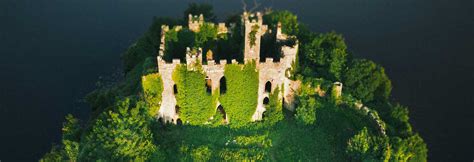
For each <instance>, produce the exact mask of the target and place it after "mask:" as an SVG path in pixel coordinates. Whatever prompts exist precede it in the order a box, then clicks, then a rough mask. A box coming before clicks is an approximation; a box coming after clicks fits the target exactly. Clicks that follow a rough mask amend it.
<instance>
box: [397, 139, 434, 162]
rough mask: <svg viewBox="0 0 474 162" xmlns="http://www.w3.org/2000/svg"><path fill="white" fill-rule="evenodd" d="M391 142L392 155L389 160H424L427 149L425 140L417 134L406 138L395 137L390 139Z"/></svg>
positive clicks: (405, 161) (418, 161)
mask: <svg viewBox="0 0 474 162" xmlns="http://www.w3.org/2000/svg"><path fill="white" fill-rule="evenodd" d="M392 143H393V156H392V158H391V159H390V161H400V162H407V161H413V162H415V161H416V162H421V161H426V158H427V152H428V150H427V148H426V144H425V142H424V141H423V139H422V138H421V137H420V136H419V135H418V134H415V135H413V136H410V137H408V138H406V139H402V138H399V137H395V138H393V139H392Z"/></svg>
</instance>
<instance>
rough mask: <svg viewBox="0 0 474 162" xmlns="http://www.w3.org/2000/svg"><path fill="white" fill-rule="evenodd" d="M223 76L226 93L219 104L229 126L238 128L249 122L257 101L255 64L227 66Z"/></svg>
mask: <svg viewBox="0 0 474 162" xmlns="http://www.w3.org/2000/svg"><path fill="white" fill-rule="evenodd" d="M224 76H225V77H226V81H227V92H226V93H225V94H222V96H221V97H220V99H219V100H220V102H221V104H222V106H223V107H224V109H225V111H226V113H227V116H228V117H229V120H230V123H231V126H235V127H240V126H244V125H245V124H246V123H248V122H250V121H251V118H252V115H253V113H255V109H256V107H257V100H258V71H257V70H256V64H255V62H252V63H248V64H245V65H239V64H228V65H226V66H225V71H224Z"/></svg>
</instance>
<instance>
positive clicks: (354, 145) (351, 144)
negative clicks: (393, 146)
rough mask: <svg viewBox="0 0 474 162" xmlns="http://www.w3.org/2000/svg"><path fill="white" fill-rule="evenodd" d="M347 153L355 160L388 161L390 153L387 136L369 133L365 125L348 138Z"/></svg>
mask: <svg viewBox="0 0 474 162" xmlns="http://www.w3.org/2000/svg"><path fill="white" fill-rule="evenodd" d="M347 153H348V154H349V155H350V156H351V157H352V158H354V159H355V160H357V161H388V160H389V158H390V154H391V152H390V145H389V143H388V138H387V137H379V136H374V135H371V134H370V133H369V131H368V130H367V128H365V127H364V129H362V130H361V131H360V132H359V133H357V134H356V135H355V136H354V137H352V138H350V139H349V141H348V142H347Z"/></svg>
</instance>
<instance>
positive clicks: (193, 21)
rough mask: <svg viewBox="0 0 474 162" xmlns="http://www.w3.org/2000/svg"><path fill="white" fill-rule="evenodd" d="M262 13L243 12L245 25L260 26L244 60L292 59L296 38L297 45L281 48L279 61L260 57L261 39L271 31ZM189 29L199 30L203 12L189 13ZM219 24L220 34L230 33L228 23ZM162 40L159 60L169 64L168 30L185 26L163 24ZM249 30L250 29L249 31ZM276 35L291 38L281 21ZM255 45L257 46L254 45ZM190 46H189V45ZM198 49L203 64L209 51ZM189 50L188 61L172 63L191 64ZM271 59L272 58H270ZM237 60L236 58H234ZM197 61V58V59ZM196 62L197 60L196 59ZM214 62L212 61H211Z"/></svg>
mask: <svg viewBox="0 0 474 162" xmlns="http://www.w3.org/2000/svg"><path fill="white" fill-rule="evenodd" d="M262 16H263V15H262V13H260V12H256V13H255V14H254V13H248V12H244V13H243V14H242V16H241V17H242V21H243V25H244V26H247V27H249V26H253V25H258V26H259V29H258V31H259V32H258V35H257V36H258V42H257V43H256V44H255V45H252V46H251V47H249V48H250V50H251V51H253V52H249V51H248V50H247V49H245V50H244V62H243V63H245V62H248V61H249V60H255V62H256V63H257V64H258V63H265V62H275V63H279V62H284V60H285V59H286V57H287V56H290V57H289V58H288V59H292V58H293V57H294V56H291V55H295V54H296V53H295V52H294V50H292V48H293V49H295V48H296V49H297V48H298V47H297V46H298V40H296V45H295V46H296V47H295V46H293V47H289V46H282V47H281V48H280V50H281V52H282V53H283V56H282V57H280V59H279V61H276V60H273V58H270V57H269V58H264V59H263V60H265V61H263V60H261V59H260V46H261V42H260V39H261V37H262V36H263V35H265V34H268V32H271V30H269V28H268V25H264V24H262V23H263V18H262ZM188 18H189V20H188V29H189V30H191V31H193V32H199V27H200V26H201V25H202V24H204V23H205V22H204V17H203V15H202V14H200V15H199V16H197V15H192V14H189V15H188ZM210 24H211V25H213V26H214V25H216V24H215V23H210ZM217 26H218V34H222V33H228V32H229V30H228V28H227V27H226V24H225V23H217ZM231 27H235V24H231ZM161 29H162V30H161V38H160V40H161V42H160V47H159V51H158V57H160V58H159V59H158V60H159V61H162V62H161V63H162V64H167V62H165V61H164V60H163V57H164V54H165V48H166V46H165V43H166V38H165V36H166V32H168V31H169V30H174V31H180V30H183V26H180V25H177V26H174V27H173V28H172V29H170V27H169V26H168V25H162V26H161ZM246 30H248V29H245V30H244V31H246ZM247 32H249V31H247ZM244 37H245V38H246V39H247V37H246V36H245V35H244ZM276 37H277V42H278V41H284V40H287V39H288V38H290V37H289V36H287V35H285V34H283V33H282V32H281V23H280V22H278V25H277V29H276ZM291 37H295V36H291ZM275 43H276V42H275ZM244 44H246V45H247V46H248V44H249V42H248V41H247V40H244ZM253 46H255V47H253ZM187 48H189V47H187ZM246 48H248V47H246ZM196 49H197V50H198V51H199V54H200V57H197V58H199V60H200V61H199V63H201V64H203V63H204V60H203V58H202V54H203V53H204V54H205V53H206V52H207V51H202V49H201V48H194V49H193V50H196ZM285 51H290V52H285ZM189 53H190V52H189V50H187V52H186V62H184V63H181V61H179V62H178V60H179V59H173V60H172V62H171V63H178V64H189V63H188V60H192V59H188V58H187V57H188V55H189ZM249 53H254V54H252V56H251V57H248V56H247V55H249ZM269 59H270V60H269ZM211 60H213V59H208V60H207V62H208V64H209V62H210V61H211ZM233 60H235V59H233ZM196 61H197V60H196ZM194 62H195V61H194ZM224 62H226V63H227V61H226V60H219V62H215V61H214V62H213V64H223V63H224ZM232 62H237V61H232ZM211 64H212V63H211Z"/></svg>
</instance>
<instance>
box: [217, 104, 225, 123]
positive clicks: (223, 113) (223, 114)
mask: <svg viewBox="0 0 474 162" xmlns="http://www.w3.org/2000/svg"><path fill="white" fill-rule="evenodd" d="M217 111H219V112H220V113H221V115H222V118H223V119H224V120H226V114H225V110H224V107H222V105H219V106H218V107H217Z"/></svg>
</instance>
